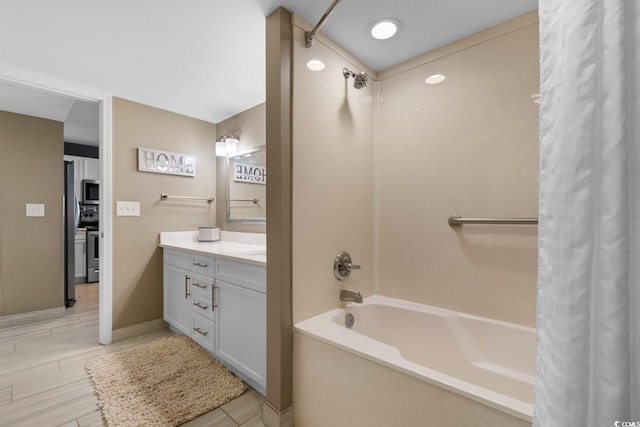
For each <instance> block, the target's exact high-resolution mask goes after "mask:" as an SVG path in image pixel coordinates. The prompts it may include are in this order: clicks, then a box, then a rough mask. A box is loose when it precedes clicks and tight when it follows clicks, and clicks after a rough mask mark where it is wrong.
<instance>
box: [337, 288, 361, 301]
mask: <svg viewBox="0 0 640 427" xmlns="http://www.w3.org/2000/svg"><path fill="white" fill-rule="evenodd" d="M340 301H343V302H357V303H358V304H362V295H360V292H354V291H348V290H346V289H341V290H340Z"/></svg>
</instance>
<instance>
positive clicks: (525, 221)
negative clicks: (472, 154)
mask: <svg viewBox="0 0 640 427" xmlns="http://www.w3.org/2000/svg"><path fill="white" fill-rule="evenodd" d="M462 224H511V225H537V224H538V218H464V217H461V216H460V215H451V216H450V217H449V225H450V226H451V227H455V226H458V225H462Z"/></svg>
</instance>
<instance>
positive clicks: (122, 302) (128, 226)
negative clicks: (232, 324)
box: [112, 98, 217, 329]
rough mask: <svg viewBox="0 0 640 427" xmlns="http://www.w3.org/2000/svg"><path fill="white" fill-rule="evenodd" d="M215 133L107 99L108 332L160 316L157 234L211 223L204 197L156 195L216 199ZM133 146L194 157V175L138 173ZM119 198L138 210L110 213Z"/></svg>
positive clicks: (172, 116) (155, 111) (177, 117)
mask: <svg viewBox="0 0 640 427" xmlns="http://www.w3.org/2000/svg"><path fill="white" fill-rule="evenodd" d="M215 136H216V126H215V125H214V124H211V123H207V122H203V121H201V120H196V119H192V118H189V117H185V116H181V115H178V114H175V113H171V112H168V111H164V110H159V109H157V108H153V107H149V106H146V105H142V104H138V103H135V102H131V101H127V100H124V99H119V98H114V100H113V200H114V206H112V209H113V218H114V220H113V266H114V268H113V270H114V271H113V328H114V329H119V328H122V327H125V326H130V325H133V324H136V323H140V322H144V321H149V320H154V319H158V318H161V317H162V250H161V249H160V248H158V234H159V233H160V232H161V231H185V230H197V228H198V226H201V225H210V224H213V223H215V207H214V206H209V205H208V204H207V203H206V202H199V201H194V202H191V201H171V200H167V201H161V200H160V194H161V193H168V194H172V195H177V196H195V197H209V196H213V197H216V194H215V188H216V182H215V180H216V178H215V176H216V173H215V170H216V165H215V151H214V146H215ZM138 147H144V148H152V149H157V150H164V151H171V152H177V153H184V154H191V155H194V156H195V157H196V177H194V178H190V177H183V176H176V175H163V174H157V173H148V172H138V171H137V148H138ZM216 199H217V197H216ZM119 200H120V201H138V202H140V210H141V215H140V216H139V217H119V216H116V206H115V203H116V201H119Z"/></svg>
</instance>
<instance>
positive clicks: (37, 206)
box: [27, 203, 44, 216]
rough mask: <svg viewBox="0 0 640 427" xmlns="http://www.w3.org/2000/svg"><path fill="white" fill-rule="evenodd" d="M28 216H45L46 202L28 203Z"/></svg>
mask: <svg viewBox="0 0 640 427" xmlns="http://www.w3.org/2000/svg"><path fill="white" fill-rule="evenodd" d="M27 216H44V204H42V203H27Z"/></svg>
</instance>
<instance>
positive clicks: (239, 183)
mask: <svg viewBox="0 0 640 427" xmlns="http://www.w3.org/2000/svg"><path fill="white" fill-rule="evenodd" d="M266 221H267V152H266V146H264V145H260V146H258V147H255V148H253V149H250V150H247V151H244V152H241V153H238V154H235V155H233V156H229V157H227V222H229V223H251V224H264V223H266Z"/></svg>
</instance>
